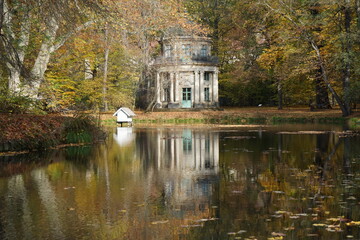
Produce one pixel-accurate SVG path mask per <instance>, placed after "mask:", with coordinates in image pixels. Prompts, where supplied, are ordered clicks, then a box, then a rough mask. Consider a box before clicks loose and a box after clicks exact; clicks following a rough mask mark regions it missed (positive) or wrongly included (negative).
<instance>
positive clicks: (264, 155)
mask: <svg viewBox="0 0 360 240" xmlns="http://www.w3.org/2000/svg"><path fill="white" fill-rule="evenodd" d="M359 146H360V137H359V136H353V137H349V136H346V134H344V132H343V128H342V127H341V126H331V125H317V126H316V125H281V126H271V127H270V126H255V127H228V128H214V127H207V126H203V127H192V128H185V127H184V128H182V127H175V128H170V127H169V128H167V127H156V126H153V127H136V128H117V129H112V130H111V133H110V135H109V138H108V140H107V141H106V142H105V143H103V144H99V145H95V146H82V147H69V148H66V149H62V150H56V151H52V152H46V153H42V154H41V155H40V154H35V153H32V154H25V155H19V156H16V157H0V161H1V163H0V239H360V229H359V226H360V147H359Z"/></svg>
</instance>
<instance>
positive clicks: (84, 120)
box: [0, 114, 105, 152]
mask: <svg viewBox="0 0 360 240" xmlns="http://www.w3.org/2000/svg"><path fill="white" fill-rule="evenodd" d="M0 132H1V135H0V152H6V151H23V150H42V149H47V148H51V147H54V146H57V145H59V144H69V143H92V142H94V141H96V140H98V139H102V138H104V137H105V134H104V132H103V131H102V130H101V129H100V128H99V127H98V126H97V123H96V121H95V120H94V118H92V117H91V116H88V115H79V116H75V117H65V116H60V115H28V114H0Z"/></svg>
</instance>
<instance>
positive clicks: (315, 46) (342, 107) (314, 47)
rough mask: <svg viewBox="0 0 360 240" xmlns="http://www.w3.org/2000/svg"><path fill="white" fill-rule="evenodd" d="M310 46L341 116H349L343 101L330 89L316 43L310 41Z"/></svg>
mask: <svg viewBox="0 0 360 240" xmlns="http://www.w3.org/2000/svg"><path fill="white" fill-rule="evenodd" d="M310 45H311V47H312V48H313V49H314V50H315V52H316V56H317V59H318V64H319V66H320V68H321V71H322V77H323V80H324V82H325V84H326V86H327V87H328V89H329V91H330V92H331V94H332V95H333V96H334V98H335V100H336V102H337V103H338V104H339V107H340V109H341V112H342V115H343V116H344V117H346V116H349V115H350V112H349V111H348V110H347V109H346V108H345V106H344V103H343V101H342V100H341V98H340V97H339V95H338V94H337V93H336V92H335V90H334V89H333V88H332V86H331V84H330V81H329V79H328V76H327V71H326V68H325V64H324V60H323V58H322V55H321V53H320V50H319V48H318V46H317V45H316V43H315V42H314V41H310Z"/></svg>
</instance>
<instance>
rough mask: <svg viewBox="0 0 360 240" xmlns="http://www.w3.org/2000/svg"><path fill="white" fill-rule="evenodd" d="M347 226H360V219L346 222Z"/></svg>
mask: <svg viewBox="0 0 360 240" xmlns="http://www.w3.org/2000/svg"><path fill="white" fill-rule="evenodd" d="M346 226H360V221H351V222H348V223H346Z"/></svg>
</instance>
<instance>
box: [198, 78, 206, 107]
mask: <svg viewBox="0 0 360 240" xmlns="http://www.w3.org/2000/svg"><path fill="white" fill-rule="evenodd" d="M199 90H200V91H199V96H200V103H203V102H204V100H205V99H204V98H205V92H204V71H200V89H199Z"/></svg>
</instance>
